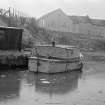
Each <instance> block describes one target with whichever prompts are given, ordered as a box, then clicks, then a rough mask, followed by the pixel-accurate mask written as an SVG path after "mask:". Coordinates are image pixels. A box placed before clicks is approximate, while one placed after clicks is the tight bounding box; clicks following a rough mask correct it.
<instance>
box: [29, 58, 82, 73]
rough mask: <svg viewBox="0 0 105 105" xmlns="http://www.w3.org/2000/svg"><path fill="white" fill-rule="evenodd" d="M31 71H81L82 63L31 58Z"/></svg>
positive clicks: (79, 61) (78, 61)
mask: <svg viewBox="0 0 105 105" xmlns="http://www.w3.org/2000/svg"><path fill="white" fill-rule="evenodd" d="M28 68H29V71H34V72H43V73H58V72H68V71H72V70H81V69H82V62H81V60H80V59H78V60H75V58H74V60H57V59H46V58H38V57H29V63H28Z"/></svg>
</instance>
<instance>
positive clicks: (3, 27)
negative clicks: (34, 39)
mask: <svg viewBox="0 0 105 105" xmlns="http://www.w3.org/2000/svg"><path fill="white" fill-rule="evenodd" d="M0 29H19V30H23V28H19V27H5V26H0Z"/></svg>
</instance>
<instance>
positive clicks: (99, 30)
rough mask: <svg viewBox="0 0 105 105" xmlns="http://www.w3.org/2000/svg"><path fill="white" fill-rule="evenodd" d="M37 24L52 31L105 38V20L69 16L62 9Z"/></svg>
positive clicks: (42, 18)
mask: <svg viewBox="0 0 105 105" xmlns="http://www.w3.org/2000/svg"><path fill="white" fill-rule="evenodd" d="M37 22H38V25H39V26H40V27H42V28H45V29H48V30H52V31H61V32H72V33H81V34H90V35H103V36H105V20H101V19H91V18H90V17H89V16H68V15H66V14H65V13H64V12H63V11H62V10H61V9H57V10H55V11H52V12H50V13H48V14H46V15H44V16H42V17H41V18H39V19H38V20H37Z"/></svg>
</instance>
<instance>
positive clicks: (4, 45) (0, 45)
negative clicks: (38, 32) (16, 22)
mask: <svg viewBox="0 0 105 105" xmlns="http://www.w3.org/2000/svg"><path fill="white" fill-rule="evenodd" d="M22 31H23V29H20V28H16V27H3V26H0V50H21V42H22Z"/></svg>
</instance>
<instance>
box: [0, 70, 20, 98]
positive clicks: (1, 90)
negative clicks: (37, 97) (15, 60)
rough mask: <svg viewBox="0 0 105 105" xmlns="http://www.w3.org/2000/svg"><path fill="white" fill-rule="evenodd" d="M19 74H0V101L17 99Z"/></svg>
mask: <svg viewBox="0 0 105 105" xmlns="http://www.w3.org/2000/svg"><path fill="white" fill-rule="evenodd" d="M18 73H19V72H16V71H15V72H14V71H10V70H9V71H5V72H4V71H2V72H0V100H1V99H3V100H4V99H11V98H17V97H18V96H19V90H20V80H19V75H18Z"/></svg>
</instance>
